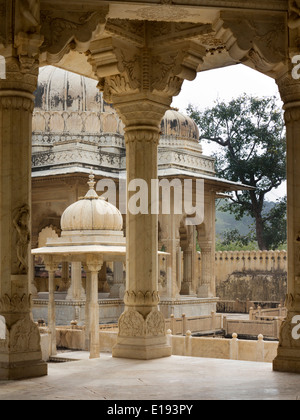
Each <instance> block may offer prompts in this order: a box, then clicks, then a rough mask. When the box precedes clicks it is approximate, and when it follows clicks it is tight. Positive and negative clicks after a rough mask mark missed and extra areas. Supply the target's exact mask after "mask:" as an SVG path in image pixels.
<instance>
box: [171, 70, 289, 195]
mask: <svg viewBox="0 0 300 420" xmlns="http://www.w3.org/2000/svg"><path fill="white" fill-rule="evenodd" d="M244 93H246V94H248V95H253V96H258V97H264V96H276V97H277V98H278V103H279V104H281V103H282V102H281V100H280V96H279V92H278V88H277V85H276V83H275V81H274V80H273V79H271V78H270V77H268V76H265V75H264V74H261V73H259V72H257V71H255V70H252V69H250V68H249V67H246V66H244V65H242V64H239V65H235V66H230V67H226V68H222V69H216V70H210V71H206V72H203V73H198V76H197V78H196V79H195V80H194V81H192V82H189V81H185V82H184V84H183V87H182V90H181V93H180V94H179V95H178V96H177V97H175V98H174V100H173V103H172V106H173V107H175V108H178V109H179V111H180V112H183V113H185V111H186V109H187V107H188V105H189V104H191V105H194V106H195V107H197V108H198V109H199V110H204V109H205V108H209V107H212V106H214V104H215V102H216V101H217V100H219V101H225V102H229V101H230V100H231V99H233V98H236V97H238V96H240V95H242V94H244ZM202 146H203V153H204V154H207V155H210V154H211V152H212V149H211V148H212V147H213V145H205V144H203V145H202ZM285 194H286V183H285V182H284V183H283V184H282V185H281V186H280V187H279V188H278V189H277V190H274V191H272V192H271V193H270V194H269V195H268V197H267V198H268V200H270V201H275V200H276V199H277V198H280V197H282V196H283V195H285Z"/></svg>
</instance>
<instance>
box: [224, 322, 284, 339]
mask: <svg viewBox="0 0 300 420" xmlns="http://www.w3.org/2000/svg"><path fill="white" fill-rule="evenodd" d="M282 321H283V320H282V319H279V318H278V317H276V318H275V319H274V320H272V321H270V320H251V321H250V320H244V319H243V320H241V319H227V318H226V317H224V318H223V329H224V332H225V336H226V337H231V336H232V334H234V333H236V334H238V335H239V336H243V337H257V336H258V335H260V334H262V335H263V336H264V337H265V338H267V339H269V340H278V339H279V333H280V327H281V324H282Z"/></svg>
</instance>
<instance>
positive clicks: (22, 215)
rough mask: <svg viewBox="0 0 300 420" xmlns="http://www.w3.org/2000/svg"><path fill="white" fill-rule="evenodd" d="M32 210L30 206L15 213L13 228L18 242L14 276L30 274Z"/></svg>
mask: <svg viewBox="0 0 300 420" xmlns="http://www.w3.org/2000/svg"><path fill="white" fill-rule="evenodd" d="M29 223H30V210H29V206H28V205H24V206H22V207H18V208H16V209H15V210H14V211H13V227H14V229H15V237H16V241H15V244H14V250H15V252H16V259H17V261H16V263H14V267H13V268H12V272H13V273H14V274H27V273H28V255H27V254H28V245H29V243H30V225H29Z"/></svg>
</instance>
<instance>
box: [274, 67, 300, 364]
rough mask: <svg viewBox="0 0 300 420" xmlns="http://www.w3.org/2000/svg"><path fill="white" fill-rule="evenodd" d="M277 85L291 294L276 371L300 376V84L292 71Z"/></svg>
mask: <svg viewBox="0 0 300 420" xmlns="http://www.w3.org/2000/svg"><path fill="white" fill-rule="evenodd" d="M277 83H278V87H279V91H280V93H281V97H282V100H283V102H284V110H285V122H286V130H287V210H288V291H287V298H286V302H285V306H286V307H287V310H288V314H287V318H286V320H285V322H284V323H283V325H282V328H281V332H280V342H279V348H278V355H277V357H276V359H275V360H274V363H273V367H274V370H277V371H285V372H300V339H299V338H298V334H295V333H294V334H293V330H294V328H296V332H298V331H299V328H298V329H297V324H298V323H299V319H300V318H299V316H300V165H299V159H300V142H299V139H300V81H299V80H294V79H293V78H292V72H291V70H289V71H288V72H287V73H286V74H284V75H283V76H282V77H281V78H279V79H278V80H277ZM295 317H296V318H295ZM297 317H298V318H297ZM294 331H295V330H294Z"/></svg>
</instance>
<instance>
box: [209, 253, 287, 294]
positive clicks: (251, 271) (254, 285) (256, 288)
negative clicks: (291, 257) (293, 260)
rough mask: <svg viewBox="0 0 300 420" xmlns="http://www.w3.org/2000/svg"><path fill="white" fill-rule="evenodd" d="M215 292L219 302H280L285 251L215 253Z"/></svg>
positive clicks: (285, 281) (285, 257) (283, 292)
mask: <svg viewBox="0 0 300 420" xmlns="http://www.w3.org/2000/svg"><path fill="white" fill-rule="evenodd" d="M215 270H216V271H215V272H216V289H217V296H218V297H219V298H220V300H236V299H239V300H240V301H247V299H248V300H250V301H254V302H255V301H256V302H284V300H285V295H286V290H287V253H286V251H234V252H233V251H232V252H217V253H216V265H215Z"/></svg>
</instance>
